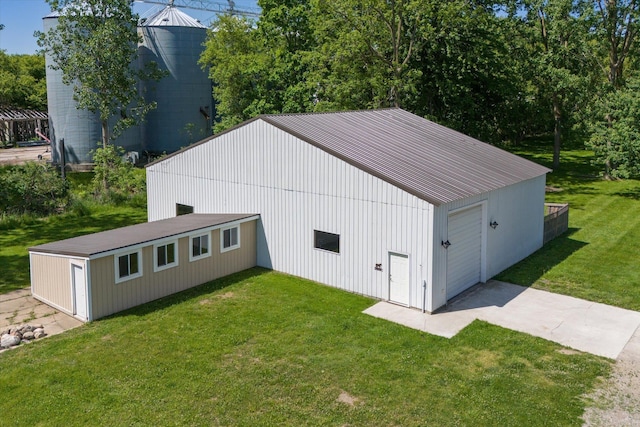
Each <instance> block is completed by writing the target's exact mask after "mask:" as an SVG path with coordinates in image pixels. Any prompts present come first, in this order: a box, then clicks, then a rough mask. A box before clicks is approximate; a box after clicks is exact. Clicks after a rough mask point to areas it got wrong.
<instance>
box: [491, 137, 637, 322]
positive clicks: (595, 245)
mask: <svg viewBox="0 0 640 427" xmlns="http://www.w3.org/2000/svg"><path fill="white" fill-rule="evenodd" d="M516 152H517V154H520V155H522V156H524V157H528V158H530V159H532V160H534V161H536V162H538V163H541V164H545V165H547V166H550V165H551V147H550V146H548V145H540V144H538V145H533V144H532V145H529V146H526V147H523V148H521V149H519V150H516ZM592 157H593V155H592V153H591V152H590V151H587V150H567V151H563V152H562V155H561V165H560V168H558V170H556V171H554V172H553V173H551V174H549V175H548V176H547V185H548V186H551V187H554V192H550V193H547V197H546V198H547V201H548V202H558V203H560V202H568V203H569V231H568V232H567V233H566V234H564V235H563V236H561V237H559V238H556V239H555V240H553V241H551V242H549V243H548V244H547V245H545V246H544V247H543V248H542V249H541V250H539V251H538V252H536V253H535V254H533V255H531V256H530V257H528V258H527V259H526V260H524V261H522V262H520V263H519V264H516V265H515V266H513V267H511V268H510V269H508V270H506V271H505V272H503V273H501V274H500V275H498V277H497V279H499V280H504V281H507V282H512V283H518V284H521V285H526V286H533V287H535V288H538V289H545V290H549V291H553V292H558V293H562V294H566V295H571V296H575V297H578V298H584V299H587V300H591V301H596V302H602V303H605V304H611V305H615V306H618V307H623V308H628V309H631V310H640V181H637V180H623V181H605V180H603V179H602V178H600V177H599V176H598V169H596V168H594V167H592V166H591V159H592Z"/></svg>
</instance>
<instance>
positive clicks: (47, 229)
mask: <svg viewBox="0 0 640 427" xmlns="http://www.w3.org/2000/svg"><path fill="white" fill-rule="evenodd" d="M90 178H91V175H90V174H88V173H75V174H70V175H69V179H70V180H71V187H72V189H73V190H74V191H84V190H83V188H84V187H85V186H86V185H87V184H88V183H87V181H88V180H90ZM146 220H147V210H146V206H144V204H141V203H139V202H137V203H123V204H120V205H115V204H106V205H105V204H99V203H95V202H91V201H90V200H89V199H87V200H82V201H79V202H76V203H75V204H74V205H73V206H72V207H71V208H70V209H69V211H68V212H67V213H64V214H61V215H53V216H49V217H45V218H37V217H30V216H24V217H20V218H17V217H16V218H9V219H8V220H5V221H4V222H0V266H1V269H2V271H1V272H0V294H4V293H7V292H11V291H13V290H16V289H21V288H25V287H29V286H30V281H29V252H28V248H29V247H31V246H36V245H40V244H43V243H49V242H54V241H57V240H63V239H68V238H71V237H77V236H82V235H85V234H89V233H96V232H98V231H104V230H110V229H113V228H118V227H124V226H127V225H132V224H137V223H140V222H145V221H146Z"/></svg>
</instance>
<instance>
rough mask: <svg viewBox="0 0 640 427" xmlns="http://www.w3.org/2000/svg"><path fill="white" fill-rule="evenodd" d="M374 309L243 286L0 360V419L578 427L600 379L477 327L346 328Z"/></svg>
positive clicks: (255, 275)
mask: <svg viewBox="0 0 640 427" xmlns="http://www.w3.org/2000/svg"><path fill="white" fill-rule="evenodd" d="M373 303H374V301H373V300H371V299H368V298H364V297H361V296H357V295H352V294H348V293H346V292H343V291H339V290H336V289H332V288H329V287H326V286H322V285H319V284H316V283H312V282H309V281H306V280H302V279H299V278H294V277H290V276H287V275H283V274H280V273H276V272H267V271H264V270H260V269H252V270H248V271H245V272H242V273H239V274H236V275H233V276H230V277H227V278H223V279H220V280H217V281H215V282H212V283H209V284H207V285H204V286H201V287H198V288H194V289H191V290H189V291H186V292H184V293H181V294H177V295H174V296H171V297H168V298H165V299H163V300H159V301H156V302H153V303H151V304H147V305H144V306H142V307H138V308H136V309H133V310H130V311H127V312H124V313H121V314H120V315H117V316H114V317H112V318H108V319H104V320H101V321H98V322H94V323H91V324H87V325H85V326H83V327H81V328H79V329H75V330H71V331H68V332H67V333H65V334H63V335H58V336H55V337H51V338H48V339H46V340H43V341H40V342H35V343H32V344H29V345H27V346H22V347H21V348H18V349H15V350H11V351H7V352H5V353H3V354H1V355H0V372H2V381H0V395H1V396H2V399H0V413H2V414H4V415H3V419H4V420H8V421H9V422H10V423H11V424H12V425H24V426H35V425H38V426H44V425H67V426H74V425H77V426H86V425H91V426H112V425H149V426H158V425H193V426H195V425H203V426H210V425H234V426H261V425H263V426H271V425H291V426H299V425H313V426H317V425H353V426H369V425H371V426H376V425H378V426H383V425H384V426H388V425H398V426H414V425H415V426H417V425H438V426H453V425H473V426H525V425H526V426H550V425H553V426H560V425H562V426H579V425H581V420H580V416H581V414H582V411H583V408H584V405H585V402H584V401H583V400H582V398H581V396H582V395H583V393H585V392H586V391H587V390H589V389H590V388H591V387H592V386H593V385H594V382H595V381H597V378H598V377H599V376H602V375H607V372H608V370H609V363H608V362H606V361H605V360H604V359H600V358H598V357H595V356H590V355H587V354H565V353H564V352H561V351H560V350H561V347H560V346H559V345H557V344H554V343H551V342H548V341H545V340H542V339H538V338H534V337H531V336H528V335H525V334H521V333H517V332H513V331H509V330H506V329H502V328H499V327H496V326H492V325H489V324H487V323H483V322H475V323H473V324H472V325H470V326H469V327H467V328H466V329H465V330H463V331H462V332H461V333H460V334H458V335H457V336H456V337H454V338H453V339H450V340H448V339H445V338H440V337H436V336H432V335H429V334H425V333H421V332H418V331H414V330H411V329H408V328H405V327H402V326H399V325H395V324H392V323H390V322H387V321H384V320H380V319H375V318H373V317H369V316H367V315H364V314H362V313H361V311H362V310H363V309H364V308H366V307H368V306H370V305H371V304H373ZM25 402H30V403H32V404H33V405H34V406H33V409H26V410H19V409H17V408H21V407H23V406H22V405H23V404H24V403H25ZM9 414H10V415H9ZM5 416H6V417H8V418H4V417H5Z"/></svg>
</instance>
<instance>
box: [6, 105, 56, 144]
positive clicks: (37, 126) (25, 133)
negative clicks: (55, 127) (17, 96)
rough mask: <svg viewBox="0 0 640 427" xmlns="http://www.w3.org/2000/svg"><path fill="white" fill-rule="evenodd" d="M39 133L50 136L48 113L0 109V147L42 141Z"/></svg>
mask: <svg viewBox="0 0 640 427" xmlns="http://www.w3.org/2000/svg"><path fill="white" fill-rule="evenodd" d="M38 132H39V133H40V134H42V135H49V117H48V116H47V113H46V112H42V111H35V110H20V109H9V108H0V146H7V145H9V144H15V143H17V142H23V141H32V140H41V139H42V137H41V136H40V135H38Z"/></svg>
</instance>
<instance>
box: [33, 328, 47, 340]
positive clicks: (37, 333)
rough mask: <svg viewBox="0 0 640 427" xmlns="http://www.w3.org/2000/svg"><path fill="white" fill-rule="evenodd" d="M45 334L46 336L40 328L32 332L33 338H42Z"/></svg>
mask: <svg viewBox="0 0 640 427" xmlns="http://www.w3.org/2000/svg"><path fill="white" fill-rule="evenodd" d="M46 336H47V334H45V333H44V331H43V330H42V329H36V331H35V332H34V333H33V337H34V338H35V339H38V338H44V337H46Z"/></svg>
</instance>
